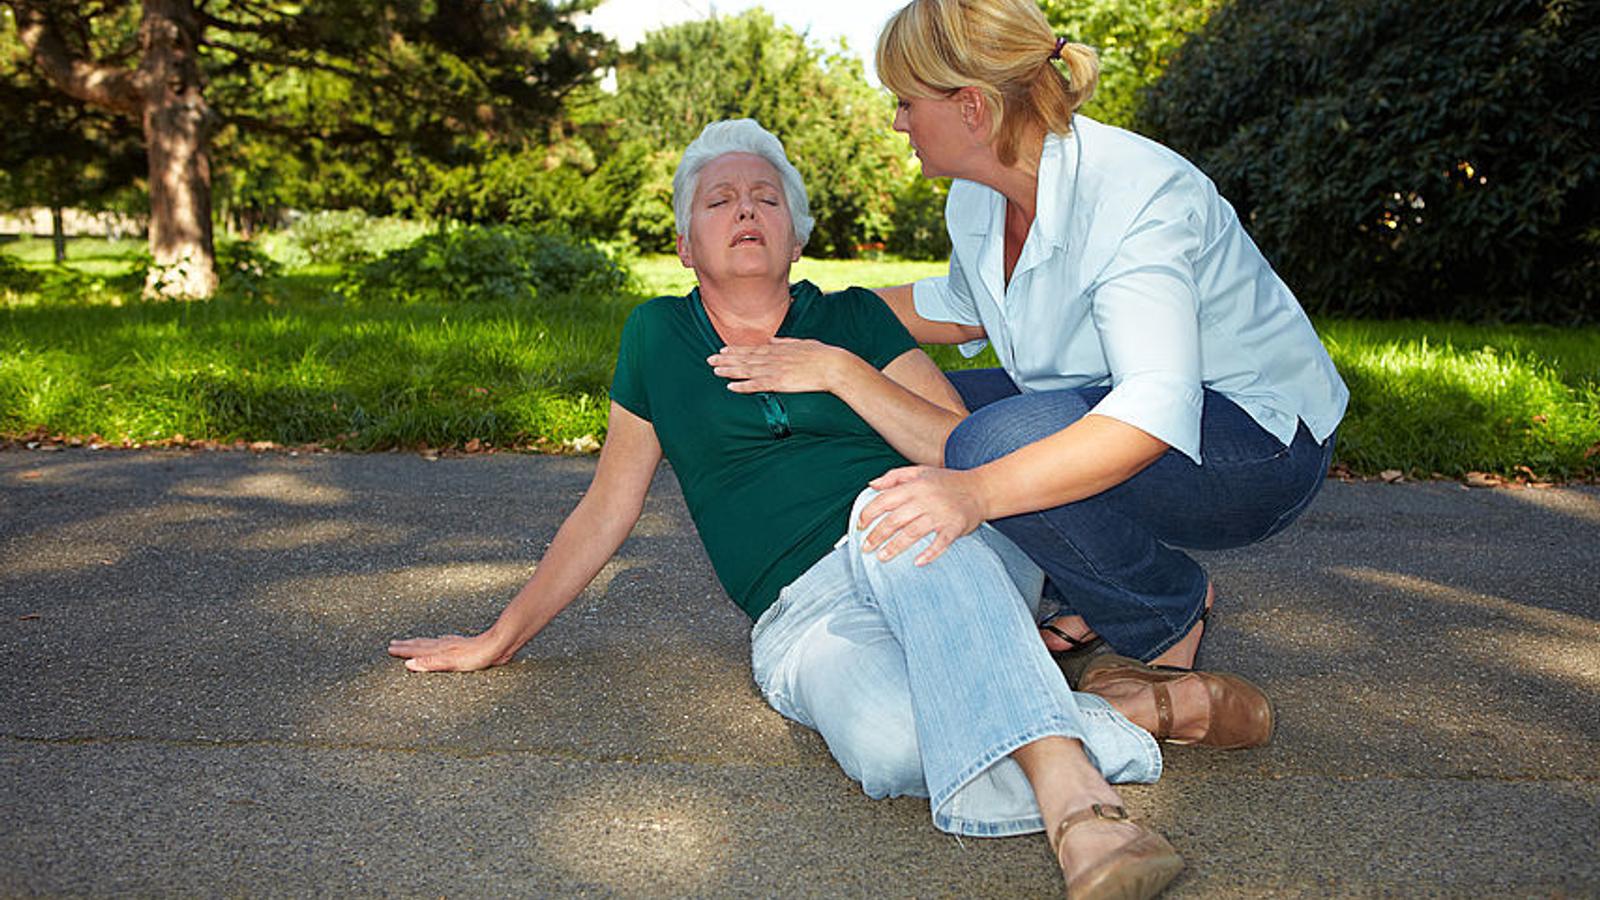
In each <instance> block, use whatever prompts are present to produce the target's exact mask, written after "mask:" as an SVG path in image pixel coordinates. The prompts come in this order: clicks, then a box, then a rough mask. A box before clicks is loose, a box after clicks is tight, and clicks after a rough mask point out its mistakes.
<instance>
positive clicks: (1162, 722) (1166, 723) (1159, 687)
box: [1150, 681, 1172, 741]
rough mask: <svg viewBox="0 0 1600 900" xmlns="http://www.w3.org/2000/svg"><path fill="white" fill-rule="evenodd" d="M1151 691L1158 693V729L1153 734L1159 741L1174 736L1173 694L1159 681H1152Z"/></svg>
mask: <svg viewBox="0 0 1600 900" xmlns="http://www.w3.org/2000/svg"><path fill="white" fill-rule="evenodd" d="M1150 688H1151V693H1153V694H1155V695H1156V731H1155V734H1153V735H1151V737H1154V738H1155V739H1156V740H1158V741H1164V740H1166V739H1167V738H1169V737H1171V736H1172V695H1171V694H1169V693H1167V686H1166V685H1165V684H1162V683H1161V682H1159V681H1155V682H1151V684H1150Z"/></svg>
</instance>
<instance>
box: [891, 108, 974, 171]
mask: <svg viewBox="0 0 1600 900" xmlns="http://www.w3.org/2000/svg"><path fill="white" fill-rule="evenodd" d="M963 102H964V98H963V97H962V95H961V94H959V93H956V94H952V95H951V96H948V97H901V98H899V104H898V105H897V106H896V108H895V113H894V130H895V131H900V132H904V133H905V135H906V137H908V138H910V139H911V149H912V150H914V151H916V154H917V159H918V160H920V161H921V162H922V174H923V175H924V176H925V177H928V178H946V177H951V176H958V175H960V174H961V171H960V168H961V162H962V160H964V159H966V158H967V156H968V155H969V154H970V152H971V150H972V149H973V134H972V129H971V128H970V127H969V126H968V124H967V122H966V120H965V118H964V117H963V114H962V104H963Z"/></svg>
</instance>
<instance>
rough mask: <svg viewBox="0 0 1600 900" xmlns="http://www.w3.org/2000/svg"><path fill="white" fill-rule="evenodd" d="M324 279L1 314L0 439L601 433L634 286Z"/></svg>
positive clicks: (530, 439)
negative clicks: (351, 285) (400, 301)
mask: <svg viewBox="0 0 1600 900" xmlns="http://www.w3.org/2000/svg"><path fill="white" fill-rule="evenodd" d="M332 280H333V279H332V278H330V277H328V276H316V275H296V276H290V277H285V278H282V279H279V280H278V281H277V282H276V283H275V284H274V285H273V286H272V288H271V290H270V292H269V293H268V294H267V295H266V296H265V298H263V299H254V300H250V299H240V298H233V297H227V296H222V297H219V298H217V299H215V300H213V301H211V302H209V303H170V302H168V303H151V302H142V301H136V300H134V301H128V302H126V303H124V304H123V305H121V306H115V305H112V304H110V303H106V302H86V303H60V302H55V303H33V304H31V305H12V306H9V307H8V308H6V309H5V311H4V312H3V313H0V433H9V434H13V435H15V434H19V433H25V432H28V431H30V430H31V429H33V428H35V427H38V426H42V427H43V428H44V429H45V430H46V431H48V432H50V433H63V434H69V435H80V436H86V435H90V434H99V435H101V436H102V437H103V438H105V439H107V440H109V441H112V442H118V441H124V440H125V441H130V442H134V443H160V442H167V441H171V440H172V439H174V436H176V435H180V434H181V435H183V436H184V437H185V438H188V439H191V440H194V439H209V440H217V441H221V442H230V441H234V440H247V441H257V440H267V441H274V442H277V443H280V444H301V443H312V442H319V443H331V444H335V445H338V446H346V447H350V448H354V449H379V448H384V447H392V446H416V445H419V444H423V443H426V444H429V445H431V446H434V447H441V446H452V445H457V444H464V443H465V442H466V441H468V440H470V439H472V438H477V439H479V440H480V441H484V442H489V443H492V444H495V445H498V446H509V445H527V444H548V443H560V442H564V441H568V440H572V439H575V438H579V437H582V436H584V435H593V436H597V437H598V436H600V435H603V434H604V430H605V414H606V409H607V401H606V387H607V385H608V384H609V383H610V378H611V363H612V355H613V354H614V353H615V348H616V334H617V332H618V331H619V330H620V328H621V327H622V321H623V319H624V318H625V317H626V315H627V312H628V310H629V309H631V308H632V306H633V302H634V298H630V297H616V298H605V299H597V298H587V297H557V298H542V299H541V300H540V301H539V302H537V303H527V304H510V303H507V304H499V305H490V304H474V305H465V304H463V305H456V306H440V305H427V304H415V305H397V304H383V305H377V304H373V305H367V306H359V307H358V306H352V305H348V304H346V303H344V302H342V301H340V300H339V298H337V296H336V295H334V294H332V292H331V286H332Z"/></svg>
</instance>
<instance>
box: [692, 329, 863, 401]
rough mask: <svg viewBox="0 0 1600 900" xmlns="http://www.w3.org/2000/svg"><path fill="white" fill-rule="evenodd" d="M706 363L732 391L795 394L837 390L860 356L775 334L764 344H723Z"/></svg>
mask: <svg viewBox="0 0 1600 900" xmlns="http://www.w3.org/2000/svg"><path fill="white" fill-rule="evenodd" d="M706 362H707V363H710V364H711V371H712V372H714V373H716V374H717V375H719V376H721V377H722V378H726V379H728V390H730V391H733V392H735V393H739V394H754V393H758V392H761V391H771V392H773V393H779V394H798V393H804V392H806V391H837V390H838V388H839V387H840V384H841V382H842V381H843V379H845V378H847V377H849V370H850V366H851V365H852V364H853V362H860V358H859V357H857V356H856V355H855V354H853V353H851V352H850V351H848V350H845V349H843V348H841V347H835V346H833V345H831V344H824V343H823V342H821V341H814V340H800V339H796V338H781V337H775V338H772V339H771V340H770V341H768V342H767V343H765V344H753V345H748V346H736V347H723V348H722V349H721V350H719V351H717V352H716V353H713V354H712V355H711V356H709V357H707V358H706Z"/></svg>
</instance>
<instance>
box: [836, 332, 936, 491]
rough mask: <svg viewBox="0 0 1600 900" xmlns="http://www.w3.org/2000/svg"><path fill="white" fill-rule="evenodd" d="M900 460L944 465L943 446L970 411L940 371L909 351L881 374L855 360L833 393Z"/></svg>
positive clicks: (916, 352) (919, 351)
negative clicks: (891, 449) (886, 444)
mask: <svg viewBox="0 0 1600 900" xmlns="http://www.w3.org/2000/svg"><path fill="white" fill-rule="evenodd" d="M833 393H834V395H835V396H837V397H838V398H839V399H841V400H843V401H844V402H845V403H846V404H848V405H849V406H850V408H851V409H852V410H854V411H855V413H856V415H858V416H860V417H861V418H862V419H864V420H865V421H866V423H867V424H868V425H871V426H872V429H873V430H874V431H876V432H878V434H879V435H881V436H882V437H883V439H884V440H886V441H888V442H889V445H890V446H892V447H894V448H895V450H897V451H899V452H900V455H901V456H904V457H905V458H906V459H909V460H911V461H912V462H914V463H918V464H921V465H928V466H942V465H944V443H945V440H946V439H948V438H949V437H950V432H951V431H953V430H954V429H955V427H956V425H958V424H960V422H961V420H962V419H964V418H966V407H964V406H962V405H961V398H960V396H959V395H958V394H956V392H955V389H954V388H952V387H951V386H950V383H949V382H948V381H947V380H945V377H944V374H943V373H941V372H940V371H939V368H938V366H936V365H934V363H933V361H932V360H930V359H928V357H927V355H926V354H924V353H923V352H922V351H921V350H909V351H907V352H906V353H904V354H902V355H901V356H900V357H899V358H897V359H895V360H894V361H893V362H891V363H889V365H888V366H885V367H884V370H883V371H882V372H880V371H878V370H877V369H875V368H873V367H872V365H871V364H870V363H868V362H866V361H865V360H862V359H860V358H859V357H856V356H854V355H851V356H850V363H849V365H848V366H847V367H846V369H845V372H844V375H843V377H841V379H840V382H839V384H838V385H837V386H836V387H835V389H834V391H833Z"/></svg>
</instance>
